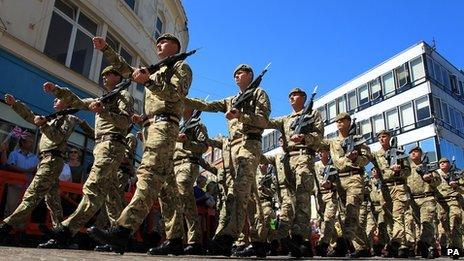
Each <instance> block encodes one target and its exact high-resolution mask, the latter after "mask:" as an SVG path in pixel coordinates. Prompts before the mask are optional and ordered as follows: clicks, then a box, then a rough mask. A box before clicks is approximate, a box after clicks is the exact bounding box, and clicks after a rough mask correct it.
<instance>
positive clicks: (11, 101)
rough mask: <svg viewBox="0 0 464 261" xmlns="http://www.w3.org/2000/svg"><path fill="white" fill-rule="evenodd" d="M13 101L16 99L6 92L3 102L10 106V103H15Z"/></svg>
mask: <svg viewBox="0 0 464 261" xmlns="http://www.w3.org/2000/svg"><path fill="white" fill-rule="evenodd" d="M15 101H16V99H15V97H14V96H13V95H11V94H8V93H7V94H5V102H6V104H8V105H10V106H11V105H13V104H14V103H15Z"/></svg>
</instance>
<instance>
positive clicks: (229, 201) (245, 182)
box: [187, 64, 271, 256]
mask: <svg viewBox="0 0 464 261" xmlns="http://www.w3.org/2000/svg"><path fill="white" fill-rule="evenodd" d="M233 76H234V78H235V82H236V83H237V85H238V87H239V88H240V92H245V91H246V89H247V88H248V86H249V85H250V84H251V83H252V81H253V70H252V68H251V67H250V66H249V65H246V64H241V65H239V66H238V67H237V68H236V69H235V70H234V74H233ZM238 97H239V96H236V97H229V98H225V99H223V100H218V101H213V102H209V103H207V102H204V101H201V100H197V99H195V100H191V99H187V101H188V103H189V106H190V107H192V108H195V109H197V110H201V111H212V112H224V113H225V116H226V118H227V120H228V128H229V141H230V143H229V144H230V151H231V163H232V164H231V167H232V168H233V170H234V171H233V174H234V176H233V177H232V176H231V177H230V180H229V182H227V183H228V187H227V192H226V201H225V202H224V205H223V209H222V210H221V213H220V216H219V222H218V223H219V224H218V227H217V229H216V234H215V236H214V238H213V240H212V241H211V242H210V244H209V247H208V251H209V253H210V254H217V255H226V256H227V255H230V254H231V248H232V244H233V242H234V241H235V240H236V239H237V237H238V236H239V234H240V232H241V231H242V228H243V225H244V223H245V217H246V211H245V210H246V207H247V201H248V197H249V195H250V194H251V184H252V183H253V180H254V178H255V173H256V169H257V167H258V163H259V159H260V156H261V134H262V132H263V130H264V129H265V128H266V127H267V125H268V119H269V114H270V112H271V105H270V102H269V97H268V96H267V94H266V92H265V91H264V90H263V89H262V88H260V87H257V88H255V89H254V90H253V92H252V97H250V100H249V102H246V103H245V104H244V105H243V107H242V108H233V105H234V102H235V101H236V100H237V98H238Z"/></svg>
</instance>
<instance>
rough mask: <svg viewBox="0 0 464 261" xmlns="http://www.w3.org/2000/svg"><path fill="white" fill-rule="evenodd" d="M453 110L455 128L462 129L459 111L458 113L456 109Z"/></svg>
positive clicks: (463, 127)
mask: <svg viewBox="0 0 464 261" xmlns="http://www.w3.org/2000/svg"><path fill="white" fill-rule="evenodd" d="M454 112H455V116H454V119H455V121H456V129H457V130H461V131H462V130H463V129H464V126H463V125H462V118H461V113H459V111H458V110H455V111H454Z"/></svg>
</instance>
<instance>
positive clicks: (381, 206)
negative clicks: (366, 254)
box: [370, 179, 392, 255]
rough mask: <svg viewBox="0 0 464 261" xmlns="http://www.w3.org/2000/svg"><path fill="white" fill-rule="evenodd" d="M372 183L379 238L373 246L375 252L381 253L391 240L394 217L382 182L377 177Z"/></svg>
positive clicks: (371, 195)
mask: <svg viewBox="0 0 464 261" xmlns="http://www.w3.org/2000/svg"><path fill="white" fill-rule="evenodd" d="M370 184H371V189H370V191H371V192H370V197H371V201H372V204H373V205H374V213H373V214H374V220H376V221H377V235H376V237H377V239H376V240H374V242H373V247H374V253H375V254H377V255H380V254H381V251H382V249H383V248H384V246H385V245H386V244H387V243H388V242H389V241H390V233H391V224H392V217H391V213H390V212H389V211H388V210H387V207H386V204H385V200H384V198H383V196H382V188H381V186H382V184H381V182H380V181H379V180H377V179H375V180H373V181H371V182H370Z"/></svg>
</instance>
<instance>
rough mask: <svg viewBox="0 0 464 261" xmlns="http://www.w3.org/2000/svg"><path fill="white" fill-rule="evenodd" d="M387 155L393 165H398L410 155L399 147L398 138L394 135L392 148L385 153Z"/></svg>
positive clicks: (391, 141)
mask: <svg viewBox="0 0 464 261" xmlns="http://www.w3.org/2000/svg"><path fill="white" fill-rule="evenodd" d="M385 157H386V159H387V160H388V161H389V164H390V167H391V166H393V165H398V164H399V162H400V160H403V159H406V158H407V157H408V155H407V154H405V153H404V150H400V149H398V139H397V138H396V137H392V138H391V140H390V148H389V149H388V150H387V152H386V153H385Z"/></svg>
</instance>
